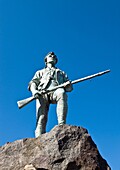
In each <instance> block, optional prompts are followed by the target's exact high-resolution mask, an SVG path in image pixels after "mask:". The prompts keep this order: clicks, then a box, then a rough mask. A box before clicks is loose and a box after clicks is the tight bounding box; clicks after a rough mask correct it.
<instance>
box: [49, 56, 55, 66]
mask: <svg viewBox="0 0 120 170" xmlns="http://www.w3.org/2000/svg"><path fill="white" fill-rule="evenodd" d="M47 63H52V64H55V63H56V57H55V56H54V55H49V56H48V57H47Z"/></svg>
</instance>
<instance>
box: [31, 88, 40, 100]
mask: <svg viewBox="0 0 120 170" xmlns="http://www.w3.org/2000/svg"><path fill="white" fill-rule="evenodd" d="M32 95H33V96H34V97H35V98H36V99H38V98H39V97H40V92H39V91H38V90H34V91H32Z"/></svg>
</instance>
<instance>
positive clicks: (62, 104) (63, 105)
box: [53, 88, 68, 125]
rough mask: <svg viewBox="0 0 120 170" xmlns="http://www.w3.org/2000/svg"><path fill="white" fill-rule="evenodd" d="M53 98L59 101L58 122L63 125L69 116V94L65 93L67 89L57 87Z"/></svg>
mask: <svg viewBox="0 0 120 170" xmlns="http://www.w3.org/2000/svg"><path fill="white" fill-rule="evenodd" d="M53 99H55V100H56V102H57V109H56V111H57V118H58V124H59V125H63V124H65V123H66V117H67V110H68V105H67V94H66V93H65V90H64V89H63V88H59V89H57V90H56V91H55V92H54V94H53Z"/></svg>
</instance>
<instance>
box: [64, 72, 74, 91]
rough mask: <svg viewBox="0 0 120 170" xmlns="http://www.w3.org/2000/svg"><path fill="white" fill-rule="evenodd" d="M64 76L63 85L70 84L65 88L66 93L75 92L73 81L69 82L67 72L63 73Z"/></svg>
mask: <svg viewBox="0 0 120 170" xmlns="http://www.w3.org/2000/svg"><path fill="white" fill-rule="evenodd" d="M62 74H63V81H64V82H63V83H65V82H69V83H67V85H66V86H65V91H66V92H71V91H72V90H73V85H72V84H71V81H70V80H69V78H68V75H67V74H66V73H65V72H62Z"/></svg>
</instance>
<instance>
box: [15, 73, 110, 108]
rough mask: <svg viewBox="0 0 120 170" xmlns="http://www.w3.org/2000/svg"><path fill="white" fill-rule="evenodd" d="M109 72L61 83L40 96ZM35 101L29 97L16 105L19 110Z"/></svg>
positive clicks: (33, 97)
mask: <svg viewBox="0 0 120 170" xmlns="http://www.w3.org/2000/svg"><path fill="white" fill-rule="evenodd" d="M109 72H110V70H105V71H102V72H99V73H96V74H92V75H90V76H86V77H83V78H80V79H77V80H73V81H71V82H70V81H67V82H65V83H63V84H60V85H58V86H55V87H53V88H51V89H47V90H45V91H43V92H41V93H40V94H41V95H42V94H47V93H49V92H51V91H54V90H56V89H58V88H63V87H65V86H66V85H68V84H70V83H71V84H76V83H79V82H82V81H85V80H89V79H92V78H94V77H97V76H102V75H103V74H106V73H109ZM35 99H36V97H35V96H31V97H28V98H26V99H23V100H19V101H18V102H17V104H18V107H19V109H21V108H22V107H24V106H25V105H27V104H28V103H30V102H31V101H33V100H35Z"/></svg>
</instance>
